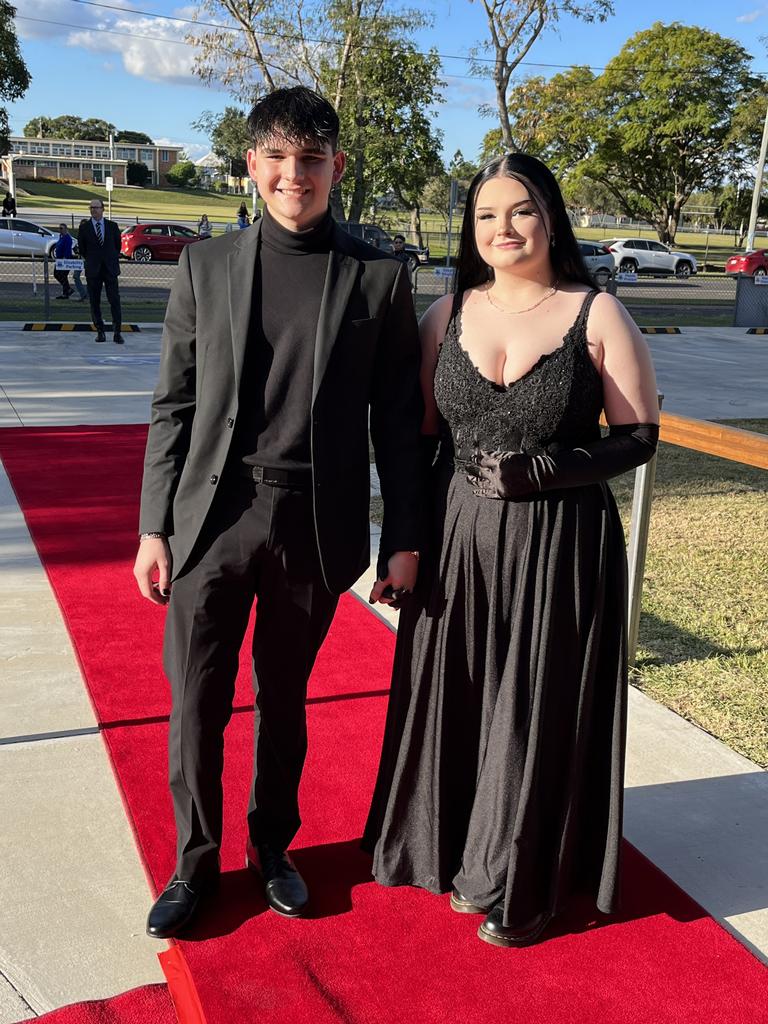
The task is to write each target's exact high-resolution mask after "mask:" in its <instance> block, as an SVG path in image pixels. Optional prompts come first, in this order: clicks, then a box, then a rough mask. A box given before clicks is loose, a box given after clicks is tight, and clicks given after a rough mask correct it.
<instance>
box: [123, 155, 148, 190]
mask: <svg viewBox="0 0 768 1024" xmlns="http://www.w3.org/2000/svg"><path fill="white" fill-rule="evenodd" d="M149 174H150V172H149V168H148V167H147V165H146V164H143V163H140V162H139V161H137V160H129V161H128V167H127V168H126V184H127V185H140V186H141V187H142V188H143V187H144V186H145V185H146V184H147V182H148V181H149Z"/></svg>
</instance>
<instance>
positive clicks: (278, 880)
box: [245, 843, 309, 917]
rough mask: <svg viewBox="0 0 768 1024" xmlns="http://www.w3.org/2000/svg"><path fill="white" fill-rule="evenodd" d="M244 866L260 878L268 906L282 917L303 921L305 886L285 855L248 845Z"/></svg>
mask: <svg viewBox="0 0 768 1024" xmlns="http://www.w3.org/2000/svg"><path fill="white" fill-rule="evenodd" d="M245 866H246V867H247V868H250V870H251V871H255V872H257V873H258V874H260V875H261V878H262V881H263V882H264V895H265V897H266V900H267V903H268V904H269V906H270V907H271V908H272V910H274V911H275V913H277V914H281V915H282V916H283V917H301V915H302V914H303V913H304V909H305V907H306V905H307V903H308V902H309V892H308V890H307V886H306V883H305V881H304V879H303V878H302V877H301V875H300V874H299V872H298V871H297V870H296V866H295V864H294V863H293V861H292V860H291V858H290V857H289V856H288V854H287V853H286V852H285V850H280V849H278V848H276V847H274V846H270V845H268V844H267V843H260V844H258V845H257V846H253V845H252V844H251V843H249V844H248V847H247V850H246V854H245Z"/></svg>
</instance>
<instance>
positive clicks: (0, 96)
mask: <svg viewBox="0 0 768 1024" xmlns="http://www.w3.org/2000/svg"><path fill="white" fill-rule="evenodd" d="M15 14H16V8H15V7H12V6H11V4H9V3H8V2H7V0H0V100H18V99H21V97H22V96H23V95H24V93H25V92H26V91H27V89H28V88H29V83H30V81H31V76H30V74H29V71H28V70H27V65H26V64H25V63H24V58H23V57H22V56H21V50H20V49H19V40H18V39H17V38H16V28H15V26H14V22H13V16H14V15H15ZM9 150H10V129H9V125H8V111H7V109H6V108H5V107H4V106H0V156H4V155H5V154H6V153H8V152H9Z"/></svg>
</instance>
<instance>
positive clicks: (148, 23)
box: [17, 0, 199, 85]
mask: <svg viewBox="0 0 768 1024" xmlns="http://www.w3.org/2000/svg"><path fill="white" fill-rule="evenodd" d="M111 2H112V3H115V4H117V5H119V6H120V7H122V8H124V10H125V12H126V13H125V14H123V13H122V12H119V11H106V10H104V9H103V8H95V7H85V6H82V5H80V4H72V3H69V2H68V0H26V2H25V4H24V8H23V11H24V15H25V16H27V17H29V18H37V19H42V21H53V22H60V23H62V22H63V23H65V24H66V25H75V26H77V27H76V28H73V29H67V28H64V27H62V25H61V24H59V25H50V24H42V23H41V22H40V21H26V20H24V19H23V18H19V19H18V22H17V28H18V31H19V35H21V36H23V37H25V38H28V39H53V38H57V39H61V38H62V37H64V41H65V44H66V45H67V46H68V47H71V48H76V49H82V50H88V51H89V52H91V53H97V54H115V55H116V56H118V57H119V58H120V60H121V61H122V64H123V68H124V69H125V71H127V72H128V74H130V75H135V76H136V77H137V78H143V79H147V80H149V81H152V82H172V83H174V84H178V85H197V84H199V79H196V78H195V77H194V76H193V73H192V63H193V58H194V52H195V51H194V48H193V47H191V46H189V45H187V44H186V43H185V42H184V37H185V36H186V35H187V30H188V29H189V30H193V26H191V25H190V26H185V25H183V24H181V23H180V22H173V21H163V20H162V19H161V18H146V17H141V16H140V15H138V14H137V15H129V13H128V12H129V11H131V10H133V9H135V5H134V4H133V3H132V2H129V0H111ZM193 10H194V9H193V8H190V7H181V8H179V9H177V10H176V11H174V12H173V13H174V14H177V15H178V16H179V17H185V18H188V17H190V16H191V14H192V11H193ZM147 36H151V37H153V38H142V37H147Z"/></svg>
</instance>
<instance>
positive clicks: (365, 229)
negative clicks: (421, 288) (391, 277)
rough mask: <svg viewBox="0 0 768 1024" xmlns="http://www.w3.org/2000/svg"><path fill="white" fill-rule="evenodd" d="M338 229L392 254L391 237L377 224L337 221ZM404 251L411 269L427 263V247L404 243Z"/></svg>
mask: <svg viewBox="0 0 768 1024" xmlns="http://www.w3.org/2000/svg"><path fill="white" fill-rule="evenodd" d="M339 227H340V228H341V229H342V231H346V232H347V233H348V234H350V235H352V237H353V238H361V239H362V240H363V241H364V242H367V243H368V244H369V245H373V246H375V247H376V248H377V249H383V251H384V252H392V236H391V235H390V234H388V232H386V231H385V230H384V228H380V227H379V225H378V224H356V223H354V222H353V221H348V222H346V223H345V222H343V221H339ZM405 251H406V252H407V253H408V254H409V255H410V257H411V267H412V268H414V267H417V266H418V265H419V263H429V246H425V247H424V248H423V249H420V248H419V247H418V245H413V243H412V242H406V243H405Z"/></svg>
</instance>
